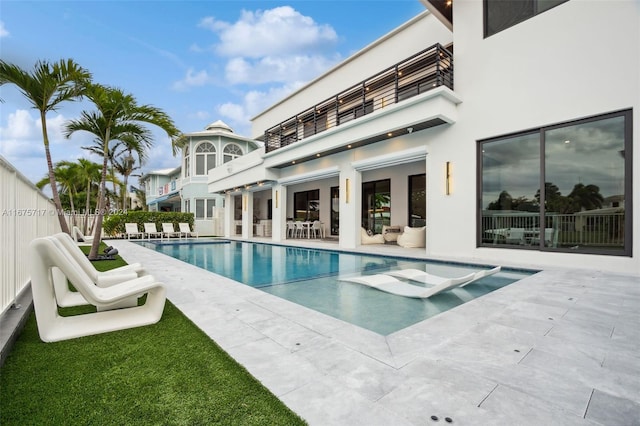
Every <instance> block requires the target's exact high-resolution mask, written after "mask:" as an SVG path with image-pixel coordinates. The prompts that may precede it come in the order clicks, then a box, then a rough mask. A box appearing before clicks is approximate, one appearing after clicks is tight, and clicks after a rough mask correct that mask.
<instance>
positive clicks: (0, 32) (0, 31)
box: [0, 21, 9, 38]
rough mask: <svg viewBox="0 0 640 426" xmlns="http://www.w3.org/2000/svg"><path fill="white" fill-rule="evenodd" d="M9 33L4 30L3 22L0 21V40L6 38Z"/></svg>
mask: <svg viewBox="0 0 640 426" xmlns="http://www.w3.org/2000/svg"><path fill="white" fill-rule="evenodd" d="M8 36H9V31H8V30H7V29H6V28H5V26H4V22H2V21H0V38H2V37H8Z"/></svg>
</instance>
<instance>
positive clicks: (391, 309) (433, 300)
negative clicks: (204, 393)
mask: <svg viewBox="0 0 640 426" xmlns="http://www.w3.org/2000/svg"><path fill="white" fill-rule="evenodd" d="M140 244H141V245H143V246H145V247H148V248H150V249H153V250H155V251H158V252H160V253H164V254H166V255H169V256H171V257H174V258H176V259H179V260H182V261H184V262H187V263H190V264H193V265H196V266H198V267H200V268H203V269H206V270H208V271H211V272H214V273H216V274H219V275H222V276H225V277H227V278H230V279H233V280H235V281H238V282H241V283H244V284H246V285H249V286H251V287H255V288H257V289H260V290H261V291H264V292H266V293H270V294H273V295H275V296H278V297H281V298H283V299H286V300H289V301H291V302H294V303H297V304H299V305H302V306H306V307H308V308H310V309H314V310H316V311H319V312H322V313H324V314H327V315H330V316H332V317H335V318H339V319H341V320H343V321H347V322H349V323H351V324H355V325H357V326H360V327H363V328H366V329H368V330H371V331H374V332H376V333H379V334H382V335H388V334H391V333H393V332H395V331H398V330H401V329H403V328H405V327H408V326H410V325H412V324H415V323H418V322H420V321H423V320H425V319H427V318H430V317H432V316H434V315H437V314H439V313H441V312H444V311H446V310H449V309H451V308H453V307H455V306H458V305H460V304H462V303H464V302H467V301H469V300H472V299H474V298H476V297H480V296H482V295H484V294H487V293H489V292H491V291H494V290H496V289H498V288H501V287H504V286H506V285H508V284H511V283H513V282H515V281H517V280H519V279H522V278H524V277H526V276H528V275H531V273H532V272H533V271H520V270H518V271H515V270H504V269H503V270H502V271H501V272H499V273H498V274H495V275H492V276H489V277H486V278H483V279H481V280H478V281H476V282H474V283H472V284H469V285H468V286H465V287H463V288H456V289H453V290H450V291H446V292H443V293H440V294H437V295H435V296H432V297H430V298H428V299H412V298H407V297H402V296H396V295H392V294H389V293H385V292H382V291H379V290H375V289H372V288H369V287H366V286H363V285H360V284H356V283H351V282H345V281H339V280H338V278H340V277H352V276H359V275H365V274H378V273H383V272H385V271H389V270H396V269H405V268H417V269H422V270H426V271H427V272H429V273H431V274H435V275H440V276H443V277H458V276H462V275H467V274H469V273H470V272H476V271H478V270H479V269H485V268H486V269H488V267H482V266H477V265H464V264H455V263H443V262H426V261H422V260H415V259H407V258H396V257H389V256H377V255H367V254H356V253H348V252H338V251H330V250H315V249H306V248H297V247H288V246H280V245H274V244H265V243H247V242H239V241H225V240H219V241H216V242H210V243H204V242H193V243H184V242H181V243H167V242H164V243H160V242H140ZM212 285H215V282H212ZM416 285H419V284H416Z"/></svg>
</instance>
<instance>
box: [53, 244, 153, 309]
mask: <svg viewBox="0 0 640 426" xmlns="http://www.w3.org/2000/svg"><path fill="white" fill-rule="evenodd" d="M53 241H54V244H56V246H57V247H58V248H60V249H61V250H63V251H64V252H65V253H66V255H67V256H68V257H69V258H70V259H71V260H73V261H74V262H76V263H77V265H78V266H79V267H80V268H81V269H82V270H83V271H84V272H85V273H86V274H87V275H88V276H89V278H91V281H93V283H94V284H95V285H97V286H98V287H110V286H112V285H114V284H118V283H121V282H124V281H129V280H133V279H135V278H138V276H140V275H143V274H144V270H143V268H142V265H141V264H139V263H133V264H131V265H125V266H121V267H119V268H114V269H111V270H109V271H105V272H101V271H98V270H97V269H96V268H95V267H94V266H93V264H92V263H91V261H90V260H89V259H88V258H87V256H85V254H84V253H83V252H82V250H80V249H79V248H78V247H77V246H76V245H75V244H74V243H73V240H72V239H71V237H70V236H69V235H67V234H66V233H64V232H60V233H58V234H55V235H54V236H53ZM53 283H54V289H55V293H56V299H57V301H58V306H61V307H68V306H80V305H87V304H89V302H88V301H87V300H85V299H84V298H83V297H82V295H81V294H80V293H78V292H72V291H70V290H69V285H68V284H67V277H66V276H65V275H64V274H62V273H61V272H60V270H59V269H58V268H54V272H53ZM137 303H138V300H137V298H130V299H129V300H127V301H123V302H121V303H120V304H118V306H117V307H118V308H126V307H131V306H135V305H137ZM101 309H102V308H98V310H101Z"/></svg>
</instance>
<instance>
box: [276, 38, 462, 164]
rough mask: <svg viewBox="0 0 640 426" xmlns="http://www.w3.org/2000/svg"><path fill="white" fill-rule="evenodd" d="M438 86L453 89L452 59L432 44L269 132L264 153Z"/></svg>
mask: <svg viewBox="0 0 640 426" xmlns="http://www.w3.org/2000/svg"><path fill="white" fill-rule="evenodd" d="M439 86H447V87H448V88H450V89H453V55H452V54H451V52H449V51H448V50H447V49H445V48H444V47H442V46H441V45H440V44H435V45H433V46H431V47H429V48H428V49H425V50H423V51H422V52H419V53H417V54H415V55H413V56H411V57H409V58H407V59H405V60H403V61H402V62H399V63H397V64H395V65H393V66H391V67H389V68H387V69H385V70H384V71H382V72H380V73H378V74H376V75H374V76H372V77H370V78H368V79H366V80H364V81H363V82H361V83H359V84H356V85H355V86H352V87H350V88H348V89H346V90H344V91H342V92H340V93H338V94H337V95H335V96H332V97H330V98H329V99H326V100H325V101H323V102H320V103H318V104H316V105H314V106H312V107H310V108H309V109H307V110H305V111H302V112H301V113H299V114H297V115H295V116H293V117H291V118H289V119H288V120H285V121H283V122H282V123H280V124H278V125H276V126H274V127H272V128H270V129H268V130H267V131H266V132H265V135H264V141H265V150H266V152H271V151H274V150H276V149H278V148H282V147H285V146H287V145H291V144H293V143H295V142H297V141H299V140H302V139H304V138H308V137H310V136H313V135H316V134H318V133H321V132H323V131H325V130H328V129H330V128H333V127H335V126H339V125H341V124H344V123H347V122H349V121H351V120H356V119H358V118H360V117H362V116H364V115H366V114H370V113H372V112H374V111H377V110H379V109H381V108H384V107H387V106H389V105H393V104H395V103H398V102H402V101H403V100H405V99H408V98H411V97H413V96H416V95H419V94H420V93H424V92H426V91H428V90H431V89H434V88H436V87H439Z"/></svg>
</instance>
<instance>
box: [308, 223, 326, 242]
mask: <svg viewBox="0 0 640 426" xmlns="http://www.w3.org/2000/svg"><path fill="white" fill-rule="evenodd" d="M309 232H310V233H311V235H313V238H324V229H322V223H321V222H320V221H319V220H314V221H313V223H312V224H311V227H310V228H309Z"/></svg>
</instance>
